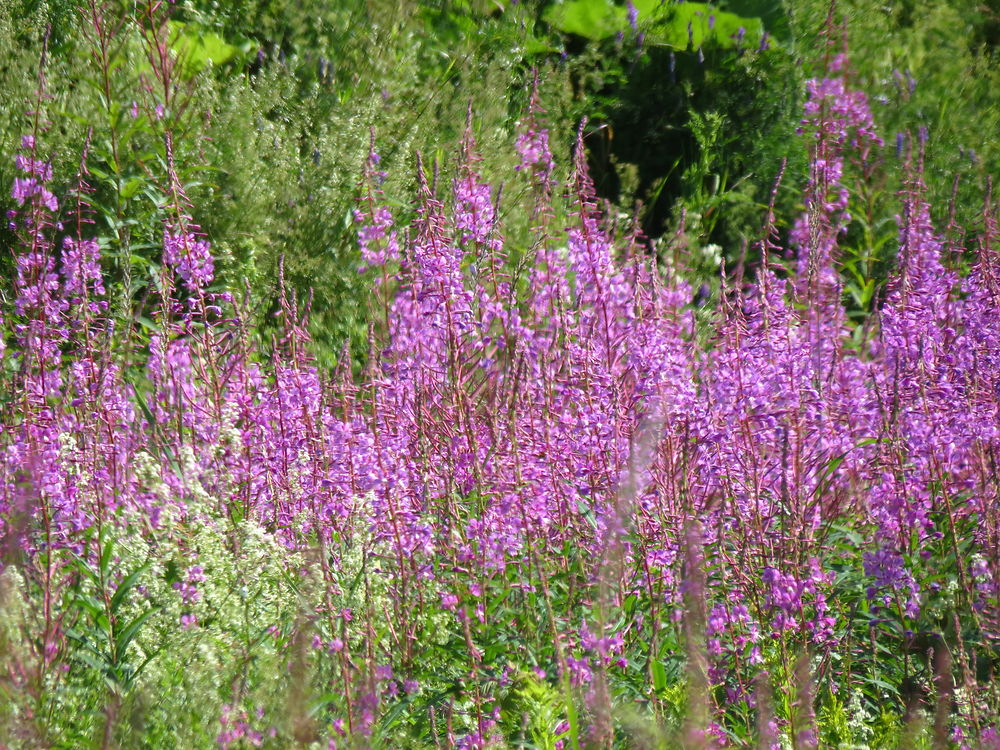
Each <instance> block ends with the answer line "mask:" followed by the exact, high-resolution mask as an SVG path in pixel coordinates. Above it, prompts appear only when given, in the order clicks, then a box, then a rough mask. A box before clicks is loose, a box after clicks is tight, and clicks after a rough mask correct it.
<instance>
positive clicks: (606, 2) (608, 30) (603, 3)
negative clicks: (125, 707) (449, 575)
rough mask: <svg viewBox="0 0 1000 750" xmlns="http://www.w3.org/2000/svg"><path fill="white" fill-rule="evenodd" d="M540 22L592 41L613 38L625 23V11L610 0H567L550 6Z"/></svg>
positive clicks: (626, 19)
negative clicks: (567, 0) (542, 21)
mask: <svg viewBox="0 0 1000 750" xmlns="http://www.w3.org/2000/svg"><path fill="white" fill-rule="evenodd" d="M542 19H543V20H544V21H545V22H546V23H548V24H550V25H551V26H553V27H554V28H556V29H558V30H559V31H561V32H562V33H564V34H575V35H576V36H582V37H584V38H585V39H593V40H594V41H600V40H601V39H606V38H608V37H611V36H614V35H615V34H617V33H618V31H620V30H621V29H622V28H623V27H625V26H626V25H627V23H628V17H627V11H626V10H625V8H623V7H619V6H616V5H615V4H614V3H612V2H611V0H570V1H569V2H566V3H561V4H556V5H550V6H549V7H548V8H547V9H546V10H545V13H544V14H543V16H542Z"/></svg>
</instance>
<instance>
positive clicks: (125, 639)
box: [115, 607, 160, 658]
mask: <svg viewBox="0 0 1000 750" xmlns="http://www.w3.org/2000/svg"><path fill="white" fill-rule="evenodd" d="M159 610H160V608H159V607H151V608H150V609H147V610H146V611H145V612H143V613H142V614H141V615H139V616H138V617H136V618H135V619H134V620H132V622H130V623H129V624H128V625H126V626H125V628H124V629H123V630H122V631H121V633H119V634H118V637H117V638H116V639H115V650H116V651H117V652H118V656H119V658H121V657H122V656H123V655H124V654H125V650H126V649H127V648H128V647H129V644H130V643H132V640H133V639H134V638H135V637H136V636H137V635H138V634H139V629H140V628H141V627H142V626H143V625H144V624H145V622H146V620H148V619H149V618H150V617H152V616H153V615H154V614H156V613H157V612H158V611H159Z"/></svg>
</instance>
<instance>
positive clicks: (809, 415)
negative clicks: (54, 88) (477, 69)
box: [0, 44, 1000, 750]
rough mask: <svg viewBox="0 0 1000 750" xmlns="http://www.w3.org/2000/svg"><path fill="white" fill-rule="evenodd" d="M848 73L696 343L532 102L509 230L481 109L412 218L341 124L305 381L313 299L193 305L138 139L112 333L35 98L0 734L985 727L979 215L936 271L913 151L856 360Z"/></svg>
mask: <svg viewBox="0 0 1000 750" xmlns="http://www.w3.org/2000/svg"><path fill="white" fill-rule="evenodd" d="M155 48H156V45H155V44H153V45H151V47H150V49H155ZM845 64H846V61H845V60H844V58H843V57H837V58H835V59H834V60H833V61H832V62H831V64H830V66H829V72H828V77H826V78H824V79H822V80H815V81H812V82H811V83H810V84H809V89H808V96H809V98H808V105H807V107H806V111H805V116H804V118H803V121H802V126H801V129H802V136H803V137H804V138H806V139H808V142H809V144H810V148H811V156H812V158H811V168H810V172H809V175H808V182H807V187H806V189H805V193H804V195H803V196H802V198H803V204H804V207H805V210H804V212H803V214H802V216H801V217H800V219H799V220H798V221H797V223H796V224H795V226H794V230H793V231H792V232H791V239H790V246H789V247H787V248H782V247H780V246H779V243H778V239H777V234H776V232H775V230H774V225H775V222H774V216H773V211H772V212H771V215H769V217H768V220H767V222H766V225H765V228H764V231H763V233H762V239H761V241H760V248H759V249H760V257H761V258H762V260H761V262H760V264H759V267H757V268H756V269H754V274H753V279H752V280H750V279H749V278H744V274H743V273H742V271H741V272H738V273H737V274H736V275H735V277H729V276H726V277H725V280H724V285H723V293H722V294H721V295H720V301H719V303H718V307H717V309H716V310H715V311H714V316H712V317H711V318H710V321H711V322H710V324H709V325H707V326H705V325H701V326H699V325H696V321H695V315H694V312H693V299H694V296H695V295H694V294H693V291H692V289H691V288H690V287H689V286H688V285H687V284H686V283H685V282H684V280H683V270H684V268H683V254H682V253H680V252H679V251H678V252H677V253H675V254H674V255H675V257H676V260H675V262H674V264H673V265H668V266H667V267H659V268H658V267H655V266H654V264H653V263H652V262H651V261H650V259H649V258H648V257H647V255H646V254H645V253H644V251H643V242H642V238H641V237H640V236H639V232H638V230H637V229H635V228H634V227H633V228H625V229H624V230H620V229H616V228H613V225H612V224H611V223H609V222H608V221H607V220H606V216H605V215H604V213H603V212H602V211H601V210H600V208H599V206H598V204H597V201H596V199H595V197H594V191H593V185H592V183H591V181H590V178H589V176H588V173H587V168H586V161H585V157H584V155H583V149H582V146H581V144H580V143H579V142H578V144H577V148H576V154H577V157H576V160H575V164H574V168H573V171H572V174H571V176H570V178H569V179H568V180H567V181H565V182H560V181H559V179H558V177H557V170H556V167H555V162H554V160H553V157H552V152H551V150H550V144H549V139H548V132H547V130H546V126H545V122H544V113H543V112H542V111H541V109H540V107H539V106H538V104H537V100H533V102H532V105H531V107H530V109H529V111H528V112H527V113H526V116H525V119H524V123H523V127H522V131H521V134H520V136H519V137H518V139H517V142H516V148H517V151H518V154H519V156H520V161H519V164H518V166H517V169H516V171H515V173H514V174H512V175H510V180H509V183H508V186H507V187H506V188H505V190H507V191H509V190H512V189H515V188H516V189H518V190H521V191H526V192H527V193H528V194H529V195H530V196H531V198H532V201H533V204H531V205H533V208H531V209H530V211H531V223H532V225H533V226H534V227H535V229H534V230H533V240H532V242H531V244H530V245H529V246H527V247H514V246H513V245H512V244H511V243H508V242H507V241H506V240H505V237H504V231H503V222H502V216H503V211H502V210H501V203H502V199H501V190H500V188H499V187H497V186H492V185H489V184H486V183H485V182H484V181H483V180H482V179H481V176H480V172H479V167H478V165H479V163H480V162H479V159H478V157H477V154H476V143H475V140H474V138H473V129H472V126H471V122H472V121H471V116H470V123H469V126H468V127H467V129H466V134H465V136H464V138H463V140H462V142H461V144H460V147H459V149H458V152H457V159H458V168H457V169H456V171H455V173H454V174H455V177H454V180H453V181H452V182H451V184H450V185H446V184H444V181H443V180H442V179H440V178H439V176H438V171H437V170H436V169H430V168H429V165H426V164H424V163H423V162H422V160H421V159H420V158H419V156H418V158H417V160H416V181H415V184H416V195H415V198H414V203H413V210H412V212H411V213H410V214H409V215H410V216H412V219H411V220H406V221H397V219H396V217H395V216H394V213H393V209H391V208H390V206H389V205H388V204H387V203H386V202H384V200H383V196H382V195H381V193H380V186H381V184H382V182H383V181H384V179H385V176H386V175H385V174H384V173H383V172H381V171H380V159H379V156H378V153H377V151H376V149H375V145H374V140H373V145H372V149H371V152H370V154H369V156H368V159H367V162H366V165H365V169H364V174H363V179H362V180H361V182H360V183H359V189H358V195H359V200H358V203H357V208H356V211H355V213H354V220H355V223H356V227H357V231H358V237H359V243H360V249H361V254H362V258H363V262H364V268H363V269H362V272H363V273H364V274H366V275H368V276H369V277H370V278H371V284H372V289H373V290H374V291H373V302H372V328H371V337H370V338H371V352H370V355H369V357H368V361H367V365H366V369H365V371H364V372H363V373H362V374H361V376H360V377H355V376H353V375H352V372H351V368H350V366H349V364H347V358H346V357H345V365H344V366H343V367H342V368H340V369H339V370H337V371H335V372H332V373H324V372H320V371H319V369H318V368H317V366H316V365H315V362H314V361H313V359H312V358H311V355H310V348H309V347H310V341H309V337H308V334H307V333H306V331H307V328H306V320H305V314H306V312H307V310H308V305H305V304H300V303H299V302H298V301H296V300H295V299H294V298H292V297H291V296H290V295H282V296H281V304H280V313H279V315H280V318H281V323H282V326H281V330H282V334H281V335H280V336H279V337H276V338H275V339H274V340H272V341H270V342H261V341H259V340H258V337H256V336H255V335H254V332H253V331H251V330H249V329H248V326H247V325H246V324H245V323H244V321H245V320H246V319H247V318H246V315H245V311H246V309H247V305H248V304H249V302H248V301H245V300H241V299H239V297H238V296H234V295H233V294H231V293H229V292H226V291H219V290H218V289H216V288H215V287H213V286H212V284H213V282H214V281H215V275H216V272H217V269H216V267H215V261H216V259H215V258H214V257H213V254H212V249H211V246H210V244H209V242H208V241H207V239H206V238H205V237H204V236H202V235H201V234H200V232H199V230H198V227H197V226H196V225H195V224H194V223H193V222H192V221H191V219H190V218H189V217H190V215H191V211H190V207H189V206H187V204H186V199H185V197H184V191H183V188H182V186H181V184H180V182H179V181H178V180H177V179H176V171H175V169H174V167H173V165H172V164H171V163H170V160H171V159H172V156H171V153H172V151H171V147H170V142H171V141H170V138H171V134H170V131H169V129H168V130H165V131H164V133H163V136H164V139H165V143H166V144H167V145H166V155H167V170H166V174H165V176H164V178H163V180H162V181H161V183H160V184H161V187H162V190H163V192H164V196H165V198H164V205H165V206H166V208H165V209H164V212H165V214H166V216H167V218H166V219H165V220H164V223H163V226H162V228H161V236H162V246H161V265H160V272H159V279H158V283H157V284H156V296H155V299H153V298H150V299H148V300H146V302H145V303H144V304H145V305H146V309H147V310H149V311H151V312H150V315H152V317H153V318H154V320H153V323H154V325H153V333H152V334H147V333H145V332H144V330H141V329H138V328H136V327H133V326H123V325H121V324H120V321H117V320H116V318H115V316H114V314H113V311H112V308H109V305H108V301H107V299H106V297H107V295H106V290H105V286H104V283H103V278H104V273H105V272H106V270H107V269H105V268H104V267H103V264H102V263H103V262H102V258H101V248H100V245H99V244H98V243H97V242H96V241H95V240H94V239H93V238H92V237H91V234H90V232H89V230H90V229H91V223H90V218H89V217H90V213H91V211H90V209H89V207H88V203H87V195H88V187H87V179H88V172H87V154H86V153H84V155H83V159H82V160H81V166H80V170H79V177H78V180H77V185H76V187H75V189H73V190H70V191H67V192H66V194H64V195H57V194H56V192H55V188H54V187H53V186H52V185H51V182H50V181H51V170H50V167H49V164H48V161H47V159H46V157H45V155H44V149H43V139H44V137H45V123H44V121H43V117H42V116H41V115H40V114H39V115H35V118H34V120H33V127H32V130H31V132H29V133H27V134H25V136H24V138H23V140H22V142H21V149H20V151H19V153H18V155H17V157H16V164H15V166H16V169H17V170H18V172H19V176H18V178H17V180H16V181H15V183H14V188H13V189H14V196H13V197H14V199H15V202H16V203H17V205H18V210H17V211H16V212H14V213H13V214H12V215H11V216H10V217H9V221H10V222H11V225H12V231H14V232H16V235H17V237H18V241H17V246H16V248H15V269H16V274H15V275H14V277H13V278H12V279H11V280H10V284H9V286H8V287H7V288H6V289H5V290H4V295H5V296H4V307H3V310H2V316H3V317H2V321H3V322H2V324H0V330H2V332H3V336H2V337H0V358H2V359H0V365H2V366H0V373H2V375H0V377H2V378H3V396H2V406H3V412H2V423H0V424H2V426H0V538H2V553H3V558H2V568H0V601H2V607H0V696H2V700H0V743H2V744H3V745H4V746H8V747H12V748H13V747H85V746H93V747H101V748H111V747H214V746H217V747H222V748H237V747H288V746H292V745H294V746H302V747H323V748H335V747H382V746H388V745H392V744H396V745H402V746H407V747H432V746H433V747H462V748H478V747H487V746H498V747H499V746H519V747H543V748H574V749H575V748H581V747H630V746H639V747H692V748H709V747H752V746H757V747H769V748H784V747H791V748H795V749H796V750H799V749H801V748H815V747H819V746H838V747H869V746H892V745H895V744H900V745H901V746H906V747H911V746H921V745H922V746H927V747H931V746H934V747H969V748H977V747H1000V738H998V735H997V731H996V729H995V728H994V726H995V723H996V720H997V713H998V709H1000V696H998V695H997V691H996V686H995V685H996V683H995V679H994V672H995V667H996V664H997V660H998V658H1000V653H998V650H997V639H998V638H1000V600H998V594H1000V592H998V585H1000V583H998V582H1000V510H998V508H1000V505H998V500H1000V498H998V484H997V450H998V440H1000V433H998V427H1000V419H998V408H1000V332H998V328H997V319H998V313H1000V308H998V303H1000V258H998V255H997V248H996V247H995V243H996V242H997V241H998V236H1000V232H998V228H997V223H996V218H995V206H994V204H993V201H992V197H989V196H988V197H987V200H986V203H985V209H984V211H983V213H982V226H981V227H980V233H979V236H980V240H979V245H978V254H977V256H976V258H975V259H974V262H973V263H972V265H971V270H969V271H968V273H967V274H965V275H959V274H958V273H957V272H956V271H953V270H951V269H952V267H953V266H954V265H955V263H954V258H952V257H950V255H949V250H948V249H947V248H946V247H945V245H943V243H942V242H941V240H939V239H938V236H937V235H936V233H935V230H934V227H933V226H932V224H931V222H930V219H929V206H928V204H927V201H926V199H925V188H924V184H923V181H922V176H921V159H922V154H921V141H920V139H919V138H918V139H916V140H915V142H913V143H909V142H908V144H907V146H906V147H907V149H908V153H909V157H908V163H909V170H910V171H909V175H910V177H909V180H908V182H907V183H906V185H905V189H904V190H903V191H902V192H901V194H900V196H899V200H900V208H899V219H898V224H899V252H898V262H897V264H896V268H895V270H894V272H893V274H892V277H891V280H890V283H889V287H888V291H887V293H886V295H885V298H884V301H883V302H882V304H881V305H880V306H879V307H878V309H877V312H876V313H875V314H873V316H872V318H871V320H870V321H869V322H868V325H867V327H866V328H865V330H866V336H865V338H864V340H863V342H862V344H861V345H860V346H858V345H857V342H856V340H855V339H854V338H853V337H852V335H851V329H850V328H849V326H848V322H847V315H846V313H845V310H844V307H843V304H842V299H843V296H844V294H843V289H842V287H841V277H840V275H839V273H838V266H837V262H838V243H839V241H840V238H841V236H842V234H843V229H844V227H845V225H846V223H847V221H848V219H849V217H848V213H847V207H848V205H849V199H850V196H849V194H848V190H847V187H846V186H845V183H844V182H843V180H842V175H843V173H844V169H845V165H846V164H847V163H848V161H854V162H857V163H860V164H862V165H863V164H864V163H865V162H866V161H867V160H870V159H872V158H873V155H874V154H875V153H876V152H877V151H878V149H880V148H881V147H882V142H881V140H880V138H879V136H878V134H877V131H876V128H875V126H874V124H873V120H872V117H871V114H870V112H869V109H868V104H867V101H866V99H865V97H864V95H863V94H861V93H860V92H857V91H853V90H851V89H850V88H849V87H848V86H847V85H846V83H845V81H844V79H843V78H842V77H841V75H840V74H841V72H842V69H843V67H844V65H845ZM153 67H154V69H155V60H154V61H153ZM40 88H43V87H40ZM169 94H170V92H169V89H168V90H167V93H166V95H167V96H169ZM37 111H39V112H41V107H39V108H38V110H37ZM581 133H582V129H581ZM581 139H582V136H581ZM786 258H796V259H797V262H788V261H786Z"/></svg>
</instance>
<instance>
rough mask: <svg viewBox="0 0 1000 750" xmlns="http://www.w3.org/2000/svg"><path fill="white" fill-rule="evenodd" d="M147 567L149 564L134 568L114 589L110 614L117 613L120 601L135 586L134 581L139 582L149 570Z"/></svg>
mask: <svg viewBox="0 0 1000 750" xmlns="http://www.w3.org/2000/svg"><path fill="white" fill-rule="evenodd" d="M149 567H150V563H146V564H145V565H143V566H142V567H139V568H136V569H135V570H133V571H132V572H131V573H129V574H128V576H126V578H125V580H124V581H122V582H121V583H120V584H119V585H118V588H117V589H115V593H114V596H112V597H111V602H110V604H109V607H110V609H111V613H112V614H114V613H116V612H117V611H118V607H119V606H121V603H122V600H123V599H124V598H125V597H126V596H127V595H128V592H129V591H131V590H132V587H133V586H135V584H136V581H138V580H139V576H141V575H142V574H143V573H145V572H146V571H147V570H149Z"/></svg>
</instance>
